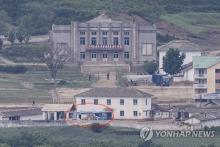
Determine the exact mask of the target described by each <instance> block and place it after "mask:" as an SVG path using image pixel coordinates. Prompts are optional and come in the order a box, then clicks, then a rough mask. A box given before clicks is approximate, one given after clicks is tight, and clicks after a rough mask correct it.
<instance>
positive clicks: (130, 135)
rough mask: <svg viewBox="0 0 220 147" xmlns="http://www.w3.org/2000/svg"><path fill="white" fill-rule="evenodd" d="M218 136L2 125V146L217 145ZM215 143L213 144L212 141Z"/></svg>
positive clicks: (115, 129) (115, 146)
mask: <svg viewBox="0 0 220 147" xmlns="http://www.w3.org/2000/svg"><path fill="white" fill-rule="evenodd" d="M215 130H216V131H217V133H216V134H217V135H218V136H216V137H215V138H203V139H201V138H172V139H170V138H153V140H152V141H151V142H144V141H142V139H141V138H140V137H139V130H135V129H127V128H112V127H108V128H106V129H105V130H104V131H102V132H99V133H96V132H94V131H92V130H90V129H84V128H75V127H47V128H45V127H44V128H5V129H0V146H1V147H37V146H38V147H39V146H40V147H67V146H68V147H177V146H178V147H186V146H187V147H217V146H219V144H220V141H219V131H220V130H219V128H217V129H215ZM211 144H212V145H211Z"/></svg>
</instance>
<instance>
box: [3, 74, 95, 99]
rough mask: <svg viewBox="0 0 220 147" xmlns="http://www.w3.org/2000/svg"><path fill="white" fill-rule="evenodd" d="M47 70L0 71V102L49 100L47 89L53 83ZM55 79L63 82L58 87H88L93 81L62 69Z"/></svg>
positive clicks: (85, 76)
mask: <svg viewBox="0 0 220 147" xmlns="http://www.w3.org/2000/svg"><path fill="white" fill-rule="evenodd" d="M49 79H50V75H49V72H48V71H34V70H32V71H28V72H27V73H25V74H3V73H0V103H14V102H16V103H31V102H32V101H33V100H34V101H35V102H37V103H47V102H50V100H51V99H50V95H49V91H50V90H51V89H52V88H53V83H52V82H51V81H50V80H49ZM57 79H62V80H63V81H65V82H62V83H60V84H59V83H58V86H57V87H58V88H60V87H63V88H65V87H67V88H72V87H73V88H74V87H78V88H80V87H83V88H86V87H90V85H91V84H92V83H93V82H94V81H95V79H93V81H89V80H88V76H87V75H83V74H81V73H79V72H78V71H71V70H64V71H61V72H60V73H59V74H58V77H57Z"/></svg>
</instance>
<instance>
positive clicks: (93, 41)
mask: <svg viewBox="0 0 220 147" xmlns="http://www.w3.org/2000/svg"><path fill="white" fill-rule="evenodd" d="M79 40H80V41H79V42H80V45H85V44H86V38H85V37H80V39H79ZM107 44H108V38H107V37H103V38H102V45H107ZM113 44H114V45H119V38H118V37H113ZM129 44H130V39H129V37H124V45H129ZM91 45H97V38H96V37H92V38H91Z"/></svg>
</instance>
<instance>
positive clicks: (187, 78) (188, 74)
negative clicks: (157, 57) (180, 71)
mask: <svg viewBox="0 0 220 147" xmlns="http://www.w3.org/2000/svg"><path fill="white" fill-rule="evenodd" d="M173 81H174V82H181V81H191V82H192V81H194V69H193V68H192V69H190V70H188V71H186V72H184V75H183V77H174V78H173Z"/></svg>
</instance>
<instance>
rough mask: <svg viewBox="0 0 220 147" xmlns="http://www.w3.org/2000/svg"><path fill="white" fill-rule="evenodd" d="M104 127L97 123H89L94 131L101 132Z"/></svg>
mask: <svg viewBox="0 0 220 147" xmlns="http://www.w3.org/2000/svg"><path fill="white" fill-rule="evenodd" d="M103 129H104V127H103V126H102V125H100V124H99V123H93V124H92V125H91V130H92V131H93V132H95V133H101V132H102V131H103Z"/></svg>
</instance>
